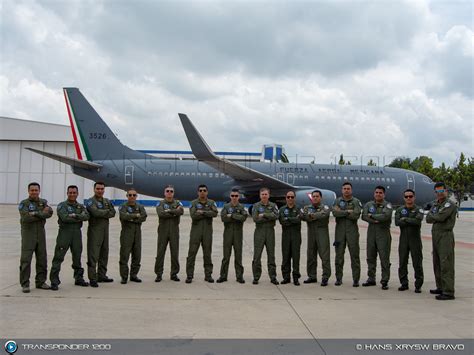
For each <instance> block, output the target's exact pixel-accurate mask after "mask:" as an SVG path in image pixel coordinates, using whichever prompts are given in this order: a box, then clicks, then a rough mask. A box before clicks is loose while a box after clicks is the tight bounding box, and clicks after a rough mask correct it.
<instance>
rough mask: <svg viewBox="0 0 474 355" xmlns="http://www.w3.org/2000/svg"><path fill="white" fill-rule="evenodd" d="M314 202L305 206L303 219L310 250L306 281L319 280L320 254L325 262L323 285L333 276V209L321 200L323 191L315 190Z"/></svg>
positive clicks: (312, 196)
mask: <svg viewBox="0 0 474 355" xmlns="http://www.w3.org/2000/svg"><path fill="white" fill-rule="evenodd" d="M311 200H312V202H313V203H312V204H311V205H308V206H305V207H304V208H303V217H302V218H303V220H304V221H306V222H307V224H308V251H307V263H306V271H307V273H308V278H307V279H306V280H304V283H306V284H309V283H315V282H317V267H318V254H319V257H320V258H321V263H322V264H323V275H322V280H321V286H323V287H324V286H327V285H328V281H329V277H330V276H331V260H330V253H331V248H330V244H329V228H328V225H329V215H330V213H331V209H330V208H329V206H328V205H325V204H323V203H322V202H321V200H322V193H321V191H319V190H314V191H313V192H312V193H311Z"/></svg>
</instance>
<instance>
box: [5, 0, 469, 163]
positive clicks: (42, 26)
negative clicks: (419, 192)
mask: <svg viewBox="0 0 474 355" xmlns="http://www.w3.org/2000/svg"><path fill="white" fill-rule="evenodd" d="M466 6H467V7H469V6H470V5H466ZM455 8H456V9H460V8H462V9H463V10H465V8H464V7H462V6H456V7H455ZM445 9H446V7H444V6H439V5H438V3H432V2H424V1H419V2H373V3H360V2H342V1H341V2H339V1H336V2H299V1H297V2H291V3H290V2H283V1H282V2H277V3H273V2H272V3H269V2H258V3H247V2H149V1H138V2H135V3H134V4H133V6H130V5H129V4H128V3H126V2H111V1H99V2H95V1H94V2H91V1H71V2H67V3H66V2H56V1H51V2H49V1H42V2H34V1H19V2H13V1H5V2H4V3H3V6H2V8H1V10H0V11H1V17H2V23H1V25H0V26H1V28H0V30H1V33H2V36H3V37H2V55H3V56H2V65H1V68H0V97H1V108H0V114H1V115H4V116H14V117H19V118H28V119H37V120H43V121H49V122H62V123H64V124H67V119H66V112H65V109H64V102H63V98H62V91H61V88H62V87H64V86H77V87H79V88H80V89H81V91H82V92H83V93H84V95H85V96H86V97H87V99H88V100H89V101H90V102H91V104H93V106H94V107H95V108H96V110H97V111H98V112H99V113H100V114H101V115H102V117H103V118H104V119H105V120H106V122H107V123H108V124H109V125H110V126H111V128H112V130H113V131H114V132H116V133H117V134H118V135H119V137H120V139H121V140H122V142H124V143H125V144H127V145H129V146H131V147H133V148H137V149H187V148H188V144H187V141H186V137H185V135H184V132H183V130H182V128H181V126H180V123H179V119H178V117H177V113H178V112H185V113H188V114H189V116H190V117H191V119H192V120H193V122H194V123H195V124H196V126H197V127H198V129H199V130H200V131H201V133H202V134H203V136H204V137H205V138H206V139H207V140H208V141H209V144H210V145H211V147H212V148H214V149H215V150H239V151H259V150H260V148H261V145H262V144H264V143H281V144H283V145H284V146H285V148H286V150H287V153H288V154H289V155H290V156H293V157H294V158H295V156H296V154H298V156H299V159H303V158H302V156H315V157H316V160H317V161H318V162H330V161H333V159H334V157H335V156H339V154H340V153H344V154H345V156H351V155H352V156H357V157H358V161H360V156H363V157H368V156H378V157H380V161H383V157H385V159H386V160H389V159H391V157H394V156H396V155H407V156H410V157H415V156H418V155H421V154H425V155H430V156H433V157H434V158H435V161H436V162H437V163H440V162H441V161H445V162H447V163H450V162H452V161H454V159H455V158H456V156H457V155H458V154H459V152H460V151H464V152H465V153H467V154H468V155H474V153H473V147H472V107H473V101H472V99H473V98H472V83H473V81H472V80H473V79H472V59H473V58H472V56H473V55H472V48H473V47H472V38H473V37H472V28H471V27H470V26H472V24H471V25H470V24H469V23H467V22H466V20H465V16H464V15H459V13H458V12H457V11H447V12H446V13H447V14H448V16H440V13H439V11H445ZM437 11H438V12H437ZM308 159H309V160H312V158H308ZM354 159H355V158H354ZM365 159H366V158H362V160H363V161H365ZM388 162H389V161H386V163H388Z"/></svg>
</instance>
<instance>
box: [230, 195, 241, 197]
mask: <svg viewBox="0 0 474 355" xmlns="http://www.w3.org/2000/svg"><path fill="white" fill-rule="evenodd" d="M230 197H239V195H230Z"/></svg>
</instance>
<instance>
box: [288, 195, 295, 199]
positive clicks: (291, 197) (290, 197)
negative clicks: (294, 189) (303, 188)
mask: <svg viewBox="0 0 474 355" xmlns="http://www.w3.org/2000/svg"><path fill="white" fill-rule="evenodd" d="M286 198H289V199H293V198H295V196H286Z"/></svg>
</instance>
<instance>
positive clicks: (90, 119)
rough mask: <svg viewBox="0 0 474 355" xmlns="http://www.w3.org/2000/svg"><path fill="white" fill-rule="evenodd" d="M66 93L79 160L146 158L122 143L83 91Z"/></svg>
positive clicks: (69, 90) (65, 90) (74, 90)
mask: <svg viewBox="0 0 474 355" xmlns="http://www.w3.org/2000/svg"><path fill="white" fill-rule="evenodd" d="M63 90H64V99H65V100H66V108H67V113H68V116H69V122H70V124H71V130H72V135H73V138H74V145H75V147H76V154H77V158H78V159H79V160H86V161H97V160H99V161H100V160H105V159H140V158H143V157H144V156H145V154H144V153H141V152H138V151H135V150H133V149H130V148H128V147H127V146H125V145H123V144H122V143H121V142H120V141H119V140H118V138H117V137H116V136H115V134H114V133H113V132H112V131H111V130H110V128H109V127H108V126H107V124H106V123H105V122H104V121H103V120H102V118H101V117H100V116H99V114H98V113H97V112H96V111H95V110H94V108H93V107H92V106H91V104H90V103H89V102H88V101H87V100H86V98H85V97H84V96H83V95H82V93H81V92H80V91H79V89H77V88H64V89H63Z"/></svg>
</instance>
